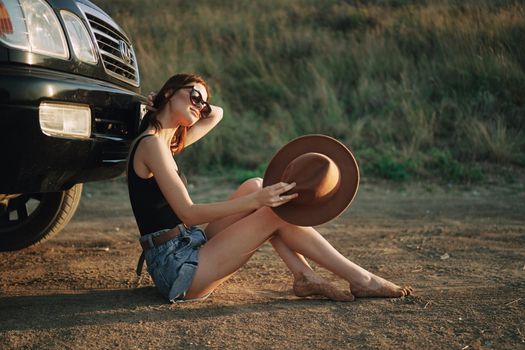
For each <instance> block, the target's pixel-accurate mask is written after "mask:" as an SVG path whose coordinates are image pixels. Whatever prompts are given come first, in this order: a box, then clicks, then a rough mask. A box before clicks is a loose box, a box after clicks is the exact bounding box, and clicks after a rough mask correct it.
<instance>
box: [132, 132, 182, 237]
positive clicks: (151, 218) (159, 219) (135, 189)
mask: <svg viewBox="0 0 525 350" xmlns="http://www.w3.org/2000/svg"><path fill="white" fill-rule="evenodd" d="M146 136H153V135H151V134H148V135H142V136H141V137H139V138H138V139H137V141H136V142H135V145H134V146H133V148H132V149H131V153H130V156H129V160H128V173H127V181H128V193H129V199H130V202H131V208H132V209H133V214H134V215H135V220H136V221H137V226H138V227H139V231H140V234H141V236H143V235H145V234H148V233H152V232H155V231H158V230H161V229H165V228H173V227H175V226H177V225H178V224H180V223H181V222H182V220H180V219H179V217H178V216H177V214H175V212H174V211H173V209H171V207H170V205H169V204H168V202H167V201H166V198H164V195H163V194H162V191H161V190H160V188H159V186H158V185H157V181H156V180H155V178H154V177H153V176H152V177H150V178H148V179H143V178H141V177H139V176H138V175H137V173H135V169H134V167H133V157H134V156H135V151H136V150H137V147H138V145H139V142H140V141H141V140H142V139H143V138H144V137H146ZM178 174H179V176H180V177H181V179H182V181H183V182H184V185H187V181H186V177H185V176H184V175H183V174H182V172H180V170H179V171H178Z"/></svg>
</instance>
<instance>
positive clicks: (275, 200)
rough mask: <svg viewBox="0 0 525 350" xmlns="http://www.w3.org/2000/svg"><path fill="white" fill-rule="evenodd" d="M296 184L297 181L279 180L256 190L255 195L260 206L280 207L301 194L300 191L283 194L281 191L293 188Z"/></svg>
mask: <svg viewBox="0 0 525 350" xmlns="http://www.w3.org/2000/svg"><path fill="white" fill-rule="evenodd" d="M295 185H296V183H295V182H292V183H286V182H278V183H276V184H273V185H270V186H266V187H263V188H261V189H260V190H259V191H257V192H255V193H254V195H255V198H256V200H257V203H258V204H259V207H262V206H268V207H278V206H280V205H282V204H284V203H287V202H289V201H290V200H292V199H294V198H296V197H297V196H299V193H293V194H289V195H284V196H281V193H285V192H287V191H289V190H291V189H292V188H294V187H295Z"/></svg>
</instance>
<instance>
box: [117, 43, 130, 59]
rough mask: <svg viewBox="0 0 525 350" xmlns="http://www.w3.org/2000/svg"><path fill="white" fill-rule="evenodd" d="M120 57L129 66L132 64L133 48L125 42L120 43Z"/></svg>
mask: <svg viewBox="0 0 525 350" xmlns="http://www.w3.org/2000/svg"><path fill="white" fill-rule="evenodd" d="M119 49H120V55H121V56H122V59H123V60H124V62H126V63H127V64H130V63H131V59H132V57H131V47H130V46H129V45H128V43H126V42H125V41H124V40H120V41H119Z"/></svg>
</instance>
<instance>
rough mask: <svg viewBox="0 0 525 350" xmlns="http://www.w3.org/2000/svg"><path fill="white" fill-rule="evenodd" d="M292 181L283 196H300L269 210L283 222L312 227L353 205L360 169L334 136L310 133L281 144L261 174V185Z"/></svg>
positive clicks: (350, 153)
mask: <svg viewBox="0 0 525 350" xmlns="http://www.w3.org/2000/svg"><path fill="white" fill-rule="evenodd" d="M281 181H282V182H286V183H291V182H295V183H296V186H295V187H294V188H292V189H291V190H290V191H288V192H286V193H283V194H281V195H285V194H292V193H296V192H297V193H299V196H297V197H296V198H294V199H292V200H290V201H289V202H287V203H285V204H282V205H280V206H278V207H271V208H272V209H273V211H274V212H275V213H276V214H277V215H278V216H279V217H280V218H281V219H283V220H284V221H286V222H289V223H291V224H294V225H298V226H315V225H320V224H323V223H325V222H327V221H330V220H332V219H334V218H335V217H337V216H339V215H340V214H341V213H342V212H343V211H344V210H345V209H346V208H347V207H348V206H349V205H350V203H351V202H352V200H353V199H354V197H355V194H356V192H357V187H358V186H359V167H358V165H357V162H356V160H355V158H354V156H353V155H352V152H350V150H349V149H348V148H347V147H346V146H345V145H344V144H342V143H341V142H340V141H338V140H336V139H334V138H333V137H330V136H326V135H321V134H312V135H304V136H300V137H298V138H296V139H293V140H292V141H290V142H288V143H287V144H286V145H284V146H283V147H282V148H281V149H280V150H279V151H277V153H276V154H275V155H274V156H273V158H272V160H270V163H269V164H268V167H267V168H266V172H265V173H264V180H263V186H269V185H273V184H275V183H278V182H281Z"/></svg>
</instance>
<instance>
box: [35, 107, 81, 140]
mask: <svg viewBox="0 0 525 350" xmlns="http://www.w3.org/2000/svg"><path fill="white" fill-rule="evenodd" d="M39 112H40V113H39V114H40V128H41V129H42V132H43V133H44V134H46V135H49V136H59V137H79V138H88V137H89V136H90V135H91V109H90V108H89V106H83V105H69V104H60V103H50V102H42V103H41V104H40V108H39Z"/></svg>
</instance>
